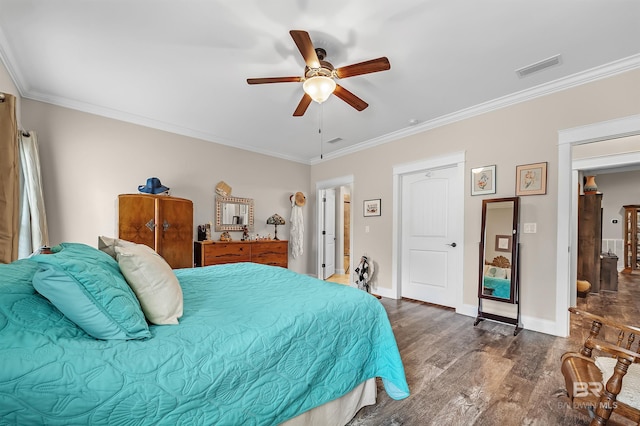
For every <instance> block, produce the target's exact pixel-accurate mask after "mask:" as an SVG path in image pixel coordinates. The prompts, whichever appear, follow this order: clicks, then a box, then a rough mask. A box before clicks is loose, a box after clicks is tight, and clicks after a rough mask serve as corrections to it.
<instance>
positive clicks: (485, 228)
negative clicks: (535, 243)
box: [478, 197, 520, 303]
mask: <svg viewBox="0 0 640 426" xmlns="http://www.w3.org/2000/svg"><path fill="white" fill-rule="evenodd" d="M519 204H520V198H518V197H512V198H495V199H488V200H483V201H482V234H481V239H480V279H479V288H478V296H479V297H480V298H484V299H493V300H498V301H501V302H507V303H517V296H518V295H517V280H518V208H519Z"/></svg>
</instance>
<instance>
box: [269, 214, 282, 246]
mask: <svg viewBox="0 0 640 426" xmlns="http://www.w3.org/2000/svg"><path fill="white" fill-rule="evenodd" d="M284 224H285V221H284V219H283V218H282V216H280V215H279V214H278V213H276V214H274V215H273V216H271V217H269V219H267V225H274V226H275V228H274V232H275V236H274V237H273V239H274V240H276V241H277V240H279V239H280V238H278V225H284Z"/></svg>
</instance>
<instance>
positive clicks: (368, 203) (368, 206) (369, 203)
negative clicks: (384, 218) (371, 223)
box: [364, 198, 382, 217]
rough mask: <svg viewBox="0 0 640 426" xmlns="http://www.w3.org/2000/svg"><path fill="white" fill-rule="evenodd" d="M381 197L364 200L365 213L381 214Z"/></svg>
mask: <svg viewBox="0 0 640 426" xmlns="http://www.w3.org/2000/svg"><path fill="white" fill-rule="evenodd" d="M380 202H381V200H380V198H378V199H377V200H364V215H365V217H366V216H381V215H382V212H381V211H380Z"/></svg>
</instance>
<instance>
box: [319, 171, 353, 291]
mask: <svg viewBox="0 0 640 426" xmlns="http://www.w3.org/2000/svg"><path fill="white" fill-rule="evenodd" d="M353 181H354V177H353V175H348V176H340V177H337V178H333V179H328V180H323V181H319V182H316V201H317V202H316V218H317V220H316V223H317V226H316V277H317V278H318V279H323V278H322V260H323V259H322V257H323V256H322V250H323V247H322V240H323V239H322V231H323V229H322V228H323V226H322V225H323V223H322V221H321V220H320V218H322V217H323V214H324V213H323V211H322V209H323V205H322V202H321V201H320V200H321V198H320V191H322V190H325V189H331V188H339V187H341V186H348V187H349V190H350V191H351V200H353V189H354V188H353V186H354V185H353ZM353 211H354V209H353V208H352V209H351V212H350V219H351V220H350V221H349V223H350V224H351V225H350V227H351V238H350V241H349V252H350V253H353V242H354V232H353V219H354V218H353ZM349 271H353V256H350V257H349Z"/></svg>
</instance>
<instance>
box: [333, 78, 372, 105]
mask: <svg viewBox="0 0 640 426" xmlns="http://www.w3.org/2000/svg"><path fill="white" fill-rule="evenodd" d="M333 94H334V95H336V96H337V97H339V98H340V99H342V100H343V101H345V102H346V103H348V104H349V105H351V106H352V107H354V108H355V109H357V110H358V111H362V110H363V109H365V108H367V107H368V106H369V104H368V103H366V102H365V101H363V100H362V99H360V98H359V97H357V96H356V95H354V94H353V93H351V92H350V91H348V90H347V89H345V88H344V87H342V86H340V85H339V84H336V90H334V91H333Z"/></svg>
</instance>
